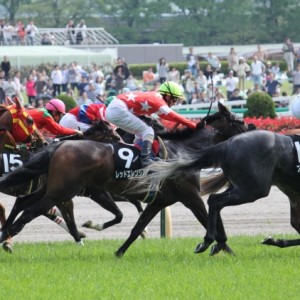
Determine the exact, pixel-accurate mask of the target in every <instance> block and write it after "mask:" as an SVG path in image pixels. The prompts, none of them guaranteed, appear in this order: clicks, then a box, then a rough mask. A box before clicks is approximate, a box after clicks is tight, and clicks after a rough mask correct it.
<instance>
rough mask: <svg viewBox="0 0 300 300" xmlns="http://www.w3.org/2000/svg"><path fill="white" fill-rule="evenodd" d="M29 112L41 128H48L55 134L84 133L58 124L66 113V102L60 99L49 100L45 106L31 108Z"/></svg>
mask: <svg viewBox="0 0 300 300" xmlns="http://www.w3.org/2000/svg"><path fill="white" fill-rule="evenodd" d="M27 112H28V113H29V114H30V115H31V117H32V118H33V120H34V123H35V124H36V126H37V128H38V129H40V130H41V129H46V130H47V131H49V132H50V133H52V134H53V135H73V134H77V135H82V132H81V131H79V130H75V129H70V128H66V127H63V126H61V125H59V124H58V122H59V120H60V119H61V117H62V116H63V115H64V114H65V113H66V107H65V104H64V102H63V101H61V100H59V99H52V100H50V101H48V103H47V104H46V106H45V108H36V109H29V110H27Z"/></svg>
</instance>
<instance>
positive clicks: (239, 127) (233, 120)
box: [198, 102, 248, 139]
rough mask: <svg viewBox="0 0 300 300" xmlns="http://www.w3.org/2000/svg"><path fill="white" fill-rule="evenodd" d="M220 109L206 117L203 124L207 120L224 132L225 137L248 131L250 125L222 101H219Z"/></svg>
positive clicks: (202, 121) (210, 124)
mask: <svg viewBox="0 0 300 300" xmlns="http://www.w3.org/2000/svg"><path fill="white" fill-rule="evenodd" d="M218 110H219V111H218V112H216V113H214V114H213V115H209V116H206V117H204V118H203V119H202V120H201V122H200V123H202V124H203V123H204V122H205V123H206V124H207V125H209V126H211V127H213V128H214V129H216V130H218V131H219V132H220V133H222V135H223V137H224V139H228V138H229V137H232V136H234V135H236V134H239V133H242V132H246V131H248V125H247V124H246V123H245V122H244V121H243V120H241V119H240V118H238V117H237V116H236V115H235V114H234V113H232V112H230V111H229V110H228V109H227V107H226V106H224V105H223V104H222V103H221V102H218ZM200 123H199V124H200ZM199 124H198V126H199ZM202 124H201V125H202Z"/></svg>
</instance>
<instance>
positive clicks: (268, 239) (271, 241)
mask: <svg viewBox="0 0 300 300" xmlns="http://www.w3.org/2000/svg"><path fill="white" fill-rule="evenodd" d="M274 243H275V241H274V239H273V238H272V237H271V236H268V237H266V238H265V239H264V240H262V241H261V244H263V245H274Z"/></svg>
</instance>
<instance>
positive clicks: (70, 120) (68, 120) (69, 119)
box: [59, 113, 92, 132]
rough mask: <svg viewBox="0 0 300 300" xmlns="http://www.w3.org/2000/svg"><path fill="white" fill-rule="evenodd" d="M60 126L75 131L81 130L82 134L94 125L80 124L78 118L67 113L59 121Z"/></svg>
mask: <svg viewBox="0 0 300 300" xmlns="http://www.w3.org/2000/svg"><path fill="white" fill-rule="evenodd" d="M59 124H60V125H61V126H64V127H67V128H71V129H75V130H80V131H82V132H85V131H87V130H88V129H89V128H90V127H91V126H92V125H90V124H85V123H82V122H78V121H77V118H76V116H74V115H73V114H69V113H66V114H65V115H64V116H63V117H62V118H61V119H60V121H59Z"/></svg>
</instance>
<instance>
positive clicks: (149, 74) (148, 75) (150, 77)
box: [143, 67, 155, 88]
mask: <svg viewBox="0 0 300 300" xmlns="http://www.w3.org/2000/svg"><path fill="white" fill-rule="evenodd" d="M143 83H144V86H145V87H146V88H151V87H153V86H154V83H155V74H154V72H153V68H152V67H149V69H148V70H147V71H143Z"/></svg>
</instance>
